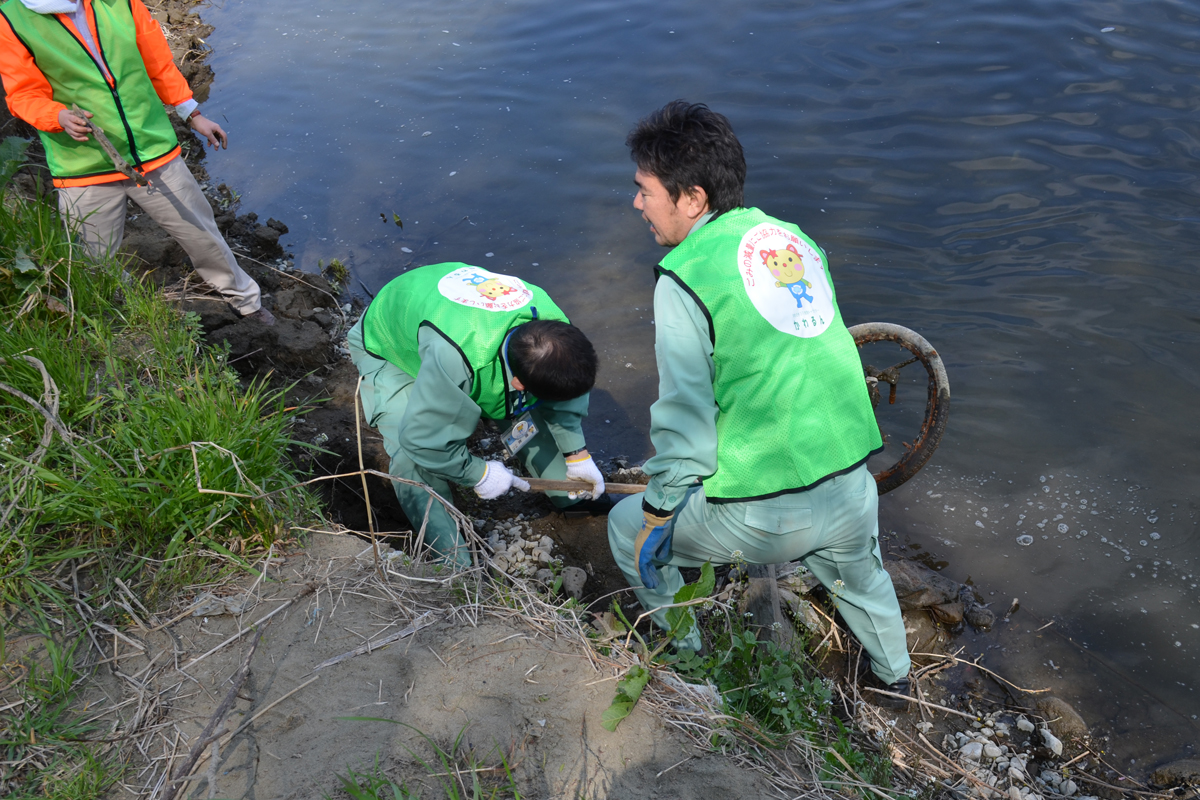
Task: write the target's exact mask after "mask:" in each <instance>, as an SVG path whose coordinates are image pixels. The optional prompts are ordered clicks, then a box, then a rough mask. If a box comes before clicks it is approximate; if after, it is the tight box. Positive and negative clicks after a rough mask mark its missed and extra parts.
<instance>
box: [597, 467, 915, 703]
mask: <svg viewBox="0 0 1200 800" xmlns="http://www.w3.org/2000/svg"><path fill="white" fill-rule="evenodd" d="M641 504H642V495H640V494H638V495H632V496H630V497H628V498H626V499H625V500H622V501H621V502H620V503H619V504H617V506H616V507H615V508H613V510H612V511H611V512H610V513H609V515H608V543H609V546H610V547H611V548H612V552H613V558H614V559H615V560H616V562H617V566H618V567H620V569H621V572H623V573H624V574H625V579H626V580H627V581H629V584H630V585H631V586H633V587H634V592H635V594H636V595H637V598H638V601H639V602H640V603H641V604H642V607H643V608H645V609H646V610H648V611H653V610H654V609H656V608H660V607H662V606H666V605H669V604H670V603H672V602H673V601H674V597H675V592H677V591H679V589H680V588H681V587H682V586H683V577H682V576H681V575H680V574H679V567H698V566H700V565H701V564H703V563H704V562H705V561H709V562H712V563H713V564H730V563H733V562H734V561H737V560H741V561H745V562H746V563H749V564H782V563H787V562H790V561H801V562H803V564H804V565H805V566H806V567H808V568H809V569H810V570H812V572H813V574H814V575H816V577H817V579H818V580H819V581H821V583H822V585H824V586H825V588H826V589H828V590H829V591H830V593H831V594H833V595H834V596H835V598H836V600H835V602H836V603H837V608H838V611H839V612H841V615H842V618H843V619H844V620H845V621H846V624H847V625H849V626H850V630H851V631H853V632H854V635H855V636H857V637H858V640H859V641H860V642H862V645H863V648H864V649H865V650H866V651H867V654H868V655H869V656H870V657H871V668H872V670H873V671H874V672H875V674H876V675H877V676H879V679H880V680H882V681H883V682H884V683H885V684H889V683H894V682H895V681H897V680H899V679H900V678H903V677H905V676H907V675H908V670H909V666H910V662H909V658H908V647H907V643H906V638H905V633H904V620H903V618H902V617H901V616H900V604H899V602H898V601H897V600H896V592H895V590H894V589H893V587H892V580H891V578H890V577H889V576H888V574H887V572H886V571H884V569H883V563H882V560H881V557H880V554H879V520H878V511H879V496H878V494H877V493H876V489H875V479H874V478H873V477H872V476H871V473H870V471H868V470H867V468H866V466H862V467H859V468H858V469H856V470H853V471H852V472H849V473H847V474H845V475H839V476H837V477H836V478H831V479H829V480H827V481H825V482H824V483H821V484H818V485H817V486H815V487H813V488H812V489H809V490H807V491H803V492H794V493H791V494H784V495H779V496H778V497H772V498H769V499H766V500H753V501H750V502H745V503H710V502H708V501H707V500H706V499H705V497H704V487H703V486H701V485H696V486H694V487H693V488H692V489H690V490H689V491H688V494H687V496H686V498H685V499H684V501H683V503H681V504H680V505H679V506H678V507H677V508H676V509H675V512H674V515H673V517H672V520H671V523H670V524H671V525H673V526H674V531H673V533H672V538H671V555H670V558H669V559H668V560H666V561H656V562H655V564H656V568H657V570H658V588H656V589H647V588H645V587H644V586H642V579H641V578H640V577H639V575H638V569H637V563H636V562H635V560H634V552H633V546H634V540H635V539H636V538H637V535H638V531H639V530H640V529H641V527H642V506H641ZM738 553H740V555H737V554H738ZM651 617H652V619H653V620H654V622H655V624H657V625H658V626H659V627H660V628H663V629H664V630H666V629H667V624H666V612H665V611H658V612H655V613H654V614H652V615H651ZM678 644H679V647H681V648H683V649H690V650H697V649H699V647H700V637H699V633H698V632H697V631H696V630H695V629H693V630H692V631H691V632H690V633H689V634H688V635H687V636H686V637H684V638H683V639H682V640H681V641H680V642H679V643H678Z"/></svg>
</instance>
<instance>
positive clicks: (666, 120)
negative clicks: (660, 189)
mask: <svg viewBox="0 0 1200 800" xmlns="http://www.w3.org/2000/svg"><path fill="white" fill-rule="evenodd" d="M625 146H626V147H628V148H629V151H630V152H629V154H630V156H631V157H632V158H633V161H634V163H636V164H637V166H638V169H640V170H642V171H643V172H648V173H650V174H651V175H653V176H654V177H656V178H658V179H659V180H660V181H662V185H663V186H664V187H665V188H666V190H667V193H668V194H669V195H670V196H671V201H672V202H678V201H679V197H680V195H681V194H682V193H683V192H685V191H686V192H689V193H690V192H691V189H692V187H693V186H699V187H700V188H702V189H704V191H705V192H706V193H707V194H708V206H709V209H710V210H712V211H716V212H717V213H718V214H721V213H724V212H726V211H729V210H730V209H734V208H740V207H741V206H742V204H743V187H744V185H745V183H746V157H745V156H744V155H743V154H742V143H741V142H739V141H738V138H737V136H735V135H734V133H733V127H732V126H731V125H730V124H729V120H728V119H726V118H725V117H724V116H723V115H722V114H718V113H717V112H715V111H713V110H711V109H710V108H709V107H708V106H706V105H704V104H703V103H688V102H687V101H685V100H674V101H672V102H670V103H667V104H666V105H665V106H663V107H662V108H660V109H659V110H658V111H655V112H654V113H652V114H650V115H649V116H647V117H645V118H644V119H642V120H641V121H640V122H638V124H637V126H636V127H634V129H633V130H632V131H630V132H629V136H628V137H626V139H625Z"/></svg>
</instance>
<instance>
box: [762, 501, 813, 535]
mask: <svg viewBox="0 0 1200 800" xmlns="http://www.w3.org/2000/svg"><path fill="white" fill-rule="evenodd" d="M746 524H747V525H749V526H750V527H751V528H757V529H759V530H760V531H766V532H767V533H792V532H793V531H803V530H807V529H809V528H811V527H812V524H813V522H812V509H811V508H771V507H766V508H763V507H761V506H750V507H749V508H747V509H746Z"/></svg>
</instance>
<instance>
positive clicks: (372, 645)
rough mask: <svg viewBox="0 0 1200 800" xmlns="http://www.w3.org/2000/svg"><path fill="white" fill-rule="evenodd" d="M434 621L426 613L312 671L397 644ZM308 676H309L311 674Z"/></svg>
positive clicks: (429, 613)
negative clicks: (407, 624) (402, 626)
mask: <svg viewBox="0 0 1200 800" xmlns="http://www.w3.org/2000/svg"><path fill="white" fill-rule="evenodd" d="M435 621H437V617H436V616H434V613H433V612H432V611H426V612H425V613H424V614H422V615H421V616H419V617H417V618H416V619H414V620H413V621H412V624H411V625H409V626H408V627H407V628H405V629H404V630H400V631H396V632H395V633H392V634H389V635H387V636H385V637H383V638H382V639H380V640H379V641H376V642H367V643H366V644H364V645H361V646H359V647H356V648H354V649H353V650H351V651H350V652H348V653H342V654H341V655H340V656H334V657H333V658H330V659H327V660H325V661H322V662H321V663H320V664H317V665H316V666H315V667H313V668H312V671H313V672H316V671H317V670H322V669H325V668H326V667H332V666H333V665H334V664H337V663H338V662H340V661H345V660H346V659H348V658H354V657H355V656H361V655H362V654H363V653H373V652H375V651H376V650H378V649H380V648H382V647H386V646H387V645H389V644H391V643H392V642H397V641H399V640H401V639H404V638H406V637H408V636H412V635H413V634H414V633H416V632H417V631H419V630H421V629H422V628H428V627H429V626H430V625H432V624H433V623H434V622H435ZM309 674H310V675H311V674H312V673H309Z"/></svg>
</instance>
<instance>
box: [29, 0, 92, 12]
mask: <svg viewBox="0 0 1200 800" xmlns="http://www.w3.org/2000/svg"><path fill="white" fill-rule="evenodd" d="M79 2H80V0H21V5H23V6H25V7H26V8H28V9H29V10H30V11H33V12H36V13H38V14H74V13H75V11H76V10H77V9H78V8H79Z"/></svg>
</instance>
